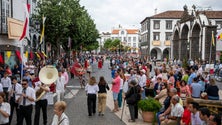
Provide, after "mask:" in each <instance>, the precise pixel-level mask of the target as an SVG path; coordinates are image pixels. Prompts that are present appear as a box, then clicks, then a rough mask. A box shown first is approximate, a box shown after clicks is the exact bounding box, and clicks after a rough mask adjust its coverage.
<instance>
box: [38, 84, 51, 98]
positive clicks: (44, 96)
mask: <svg viewBox="0 0 222 125" xmlns="http://www.w3.org/2000/svg"><path fill="white" fill-rule="evenodd" d="M41 84H42V83H41V81H38V82H35V92H36V91H38V90H39V89H40V87H39V86H41ZM44 87H45V88H46V89H47V90H48V91H49V90H50V89H49V87H48V86H47V85H45V86H44ZM44 99H47V97H46V93H45V94H44V95H43V96H42V98H41V99H40V100H44Z"/></svg>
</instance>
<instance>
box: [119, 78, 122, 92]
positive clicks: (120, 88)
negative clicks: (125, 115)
mask: <svg viewBox="0 0 222 125" xmlns="http://www.w3.org/2000/svg"><path fill="white" fill-rule="evenodd" d="M119 89H120V90H121V89H123V79H122V78H121V79H120V88H119Z"/></svg>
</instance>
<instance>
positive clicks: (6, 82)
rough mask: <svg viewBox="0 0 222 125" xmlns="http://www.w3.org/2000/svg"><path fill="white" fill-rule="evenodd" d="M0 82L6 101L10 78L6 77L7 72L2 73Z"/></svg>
mask: <svg viewBox="0 0 222 125" xmlns="http://www.w3.org/2000/svg"><path fill="white" fill-rule="evenodd" d="M1 84H2V87H3V91H4V93H5V96H6V102H8V93H9V88H10V87H11V79H10V78H9V77H8V73H7V72H5V73H4V77H3V78H2V79H1Z"/></svg>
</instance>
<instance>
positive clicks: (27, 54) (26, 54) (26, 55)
mask: <svg viewBox="0 0 222 125" xmlns="http://www.w3.org/2000/svg"><path fill="white" fill-rule="evenodd" d="M28 56H29V52H28V51H25V57H26V58H27V59H28Z"/></svg>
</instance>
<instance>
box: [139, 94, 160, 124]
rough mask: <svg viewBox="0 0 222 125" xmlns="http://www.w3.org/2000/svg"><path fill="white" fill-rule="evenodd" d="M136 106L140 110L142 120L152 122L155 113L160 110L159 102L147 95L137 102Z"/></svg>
mask: <svg viewBox="0 0 222 125" xmlns="http://www.w3.org/2000/svg"><path fill="white" fill-rule="evenodd" d="M138 108H139V109H141V110H142V118H143V121H144V122H149V123H151V122H154V121H155V117H154V116H155V114H156V113H157V112H158V111H159V110H160V108H161V104H160V102H159V101H158V100H155V99H154V98H151V97H148V98H147V99H144V100H140V101H139V102H138Z"/></svg>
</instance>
